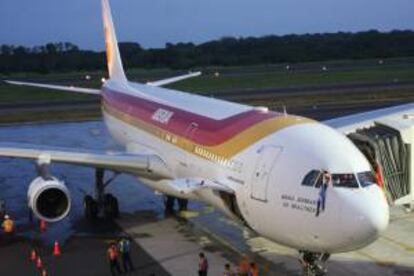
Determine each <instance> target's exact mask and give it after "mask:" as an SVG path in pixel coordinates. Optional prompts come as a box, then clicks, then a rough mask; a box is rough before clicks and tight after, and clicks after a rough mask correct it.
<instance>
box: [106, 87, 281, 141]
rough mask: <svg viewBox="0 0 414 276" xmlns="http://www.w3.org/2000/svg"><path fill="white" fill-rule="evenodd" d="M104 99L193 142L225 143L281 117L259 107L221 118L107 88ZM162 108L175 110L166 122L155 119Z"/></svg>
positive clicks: (138, 117) (109, 103)
mask: <svg viewBox="0 0 414 276" xmlns="http://www.w3.org/2000/svg"><path fill="white" fill-rule="evenodd" d="M102 99H103V101H104V104H105V105H107V106H109V107H111V108H114V109H116V110H117V111H119V112H122V113H126V114H128V115H129V116H131V117H133V118H134V119H139V120H141V121H144V122H145V123H148V124H151V125H154V126H157V127H158V128H160V129H163V130H164V131H167V132H169V133H172V134H175V135H177V136H180V137H184V138H187V139H189V140H192V141H193V142H194V143H197V144H199V145H204V146H216V145H219V144H222V143H223V142H225V141H227V140H228V139H230V138H232V137H234V136H235V135H237V134H239V133H240V132H242V131H244V130H246V129H247V128H250V127H251V126H254V125H255V124H257V123H260V122H262V121H264V120H268V119H271V118H275V117H279V116H281V114H279V113H275V112H270V111H269V112H261V111H258V110H250V111H246V112H243V113H240V114H236V115H234V116H231V117H228V118H225V119H222V120H216V119H212V118H208V117H205V116H201V115H199V114H196V113H192V112H188V111H185V110H182V109H178V108H175V107H172V106H168V105H164V104H160V103H157V102H154V101H150V100H146V99H143V98H139V97H136V96H132V95H128V94H124V93H119V92H114V91H111V90H108V89H104V91H103V93H102ZM160 108H162V109H165V110H168V111H170V112H173V115H172V117H171V118H170V120H169V122H168V123H167V124H163V123H160V122H158V121H155V120H153V119H152V116H153V114H154V113H155V112H156V111H157V110H158V109H160ZM211 112H212V113H213V112H214V110H211ZM194 123H195V124H197V130H196V131H195V132H192V133H191V137H186V136H188V135H189V133H188V132H189V127H190V125H191V124H194Z"/></svg>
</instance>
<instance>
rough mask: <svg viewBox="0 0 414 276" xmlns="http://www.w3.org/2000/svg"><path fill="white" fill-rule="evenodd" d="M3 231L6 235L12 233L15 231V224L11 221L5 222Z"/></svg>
mask: <svg viewBox="0 0 414 276" xmlns="http://www.w3.org/2000/svg"><path fill="white" fill-rule="evenodd" d="M3 231H4V232H5V233H12V232H13V231H14V222H13V221H12V220H11V219H6V220H5V221H3Z"/></svg>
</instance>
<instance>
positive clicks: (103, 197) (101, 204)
mask: <svg viewBox="0 0 414 276" xmlns="http://www.w3.org/2000/svg"><path fill="white" fill-rule="evenodd" d="M104 176H105V170H103V169H96V170H95V198H93V197H92V196H90V195H87V196H85V198H84V200H83V206H84V212H85V217H86V218H87V219H91V220H93V219H96V218H97V217H98V215H99V213H100V212H101V211H102V212H103V215H104V217H105V218H110V219H112V218H117V217H118V216H119V207H118V200H117V198H116V197H114V196H113V195H112V194H106V193H105V188H106V187H107V186H108V185H109V184H110V183H111V182H112V181H113V180H114V179H115V178H116V177H117V176H118V174H117V173H115V174H114V175H113V177H111V178H110V179H108V180H107V181H104Z"/></svg>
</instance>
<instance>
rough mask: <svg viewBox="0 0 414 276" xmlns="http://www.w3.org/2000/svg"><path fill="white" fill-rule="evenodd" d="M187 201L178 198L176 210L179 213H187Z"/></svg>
mask: <svg viewBox="0 0 414 276" xmlns="http://www.w3.org/2000/svg"><path fill="white" fill-rule="evenodd" d="M187 206H188V199H182V198H178V209H179V210H180V211H187Z"/></svg>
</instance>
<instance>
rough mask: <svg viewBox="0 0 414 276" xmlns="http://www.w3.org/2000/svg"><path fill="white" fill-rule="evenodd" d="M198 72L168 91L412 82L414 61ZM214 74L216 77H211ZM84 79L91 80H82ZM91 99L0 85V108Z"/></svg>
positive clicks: (138, 75) (63, 78) (80, 75)
mask: <svg viewBox="0 0 414 276" xmlns="http://www.w3.org/2000/svg"><path fill="white" fill-rule="evenodd" d="M323 67H326V70H323V69H322V68H323ZM201 70H202V71H203V75H202V76H201V77H197V78H193V79H189V80H185V81H182V82H178V83H175V84H172V85H170V86H169V87H170V88H174V89H179V90H183V91H189V92H195V93H203V94H215V95H216V96H219V94H220V92H233V91H234V92H241V91H244V90H254V89H258V90H260V89H269V88H284V87H299V86H323V85H334V84H338V85H340V84H359V83H379V82H381V83H383V82H405V81H414V58H406V59H387V60H383V62H382V64H379V61H378V60H363V61H331V62H323V63H322V62H314V63H303V64H294V65H290V70H286V64H276V65H258V66H246V67H209V68H201ZM127 72H128V77H129V78H130V79H131V80H136V81H140V82H146V81H148V80H156V79H162V78H166V77H171V76H175V75H179V74H183V73H185V72H184V71H173V70H169V69H156V70H142V69H131V70H128V71H127ZM216 72H218V73H219V76H215V73H216ZM105 74H106V73H104V72H73V73H58V74H48V75H39V74H17V75H12V76H7V78H8V79H19V80H29V81H37V82H45V83H56V84H61V85H75V86H82V87H95V88H97V87H99V86H100V85H101V78H102V77H104V76H105ZM86 75H89V76H90V78H91V79H90V80H86V79H85V76H86ZM3 78H4V79H5V78H6V77H5V76H3ZM89 99H95V98H94V97H93V96H88V95H79V94H71V93H65V92H58V91H56V92H54V91H48V90H45V89H38V88H28V87H18V86H10V85H5V84H0V105H2V104H18V103H34V102H53V101H79V100H89Z"/></svg>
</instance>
